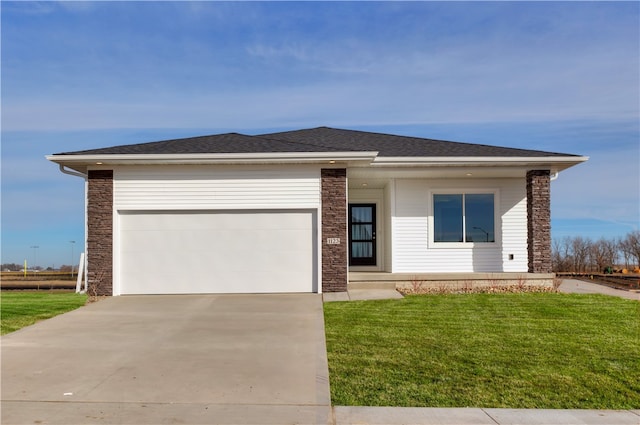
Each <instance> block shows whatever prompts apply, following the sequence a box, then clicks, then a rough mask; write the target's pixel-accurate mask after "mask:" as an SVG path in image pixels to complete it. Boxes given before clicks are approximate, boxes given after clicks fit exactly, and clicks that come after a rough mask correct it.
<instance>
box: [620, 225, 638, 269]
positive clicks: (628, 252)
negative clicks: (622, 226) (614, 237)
mask: <svg viewBox="0 0 640 425" xmlns="http://www.w3.org/2000/svg"><path fill="white" fill-rule="evenodd" d="M620 248H621V250H622V252H623V255H624V257H625V259H627V261H634V264H633V266H634V267H635V266H638V267H640V230H635V231H633V232H631V233H629V234H627V236H626V237H625V238H624V239H622V240H621V241H620ZM627 266H631V264H627Z"/></svg>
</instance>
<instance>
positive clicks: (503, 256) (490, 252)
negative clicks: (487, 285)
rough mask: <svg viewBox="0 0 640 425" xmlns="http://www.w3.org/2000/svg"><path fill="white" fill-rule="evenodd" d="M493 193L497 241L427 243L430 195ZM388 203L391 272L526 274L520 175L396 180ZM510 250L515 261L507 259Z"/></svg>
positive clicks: (522, 189)
mask: <svg viewBox="0 0 640 425" xmlns="http://www.w3.org/2000/svg"><path fill="white" fill-rule="evenodd" d="M449 189H450V190H452V191H456V192H464V191H465V190H487V191H496V195H497V201H498V209H499V211H497V214H498V219H497V222H496V225H497V228H496V230H497V231H496V237H497V243H496V244H491V245H484V246H483V245H480V246H476V247H475V248H472V247H436V246H434V245H433V244H429V222H430V220H432V218H431V217H430V216H429V214H430V210H431V205H430V203H431V199H430V193H431V191H434V190H449ZM394 194H395V196H394V199H392V200H391V201H392V202H393V206H392V207H393V208H392V210H394V211H395V212H394V214H393V216H392V219H391V225H392V228H393V230H392V231H393V252H392V259H393V267H392V271H393V272H396V273H438V272H449V273H451V272H526V271H527V217H526V193H525V181H524V179H485V180H427V179H411V180H409V179H398V180H396V182H395V191H394ZM509 254H513V256H514V260H509Z"/></svg>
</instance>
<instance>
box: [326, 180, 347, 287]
mask: <svg viewBox="0 0 640 425" xmlns="http://www.w3.org/2000/svg"><path fill="white" fill-rule="evenodd" d="M321 178H322V291H323V292H342V291H346V290H347V280H348V273H349V271H348V258H347V244H348V243H349V239H348V236H347V170H346V169H344V168H335V169H334V168H331V169H329V168H327V169H322V170H321ZM329 238H331V239H334V240H333V241H332V242H333V243H332V244H328V243H327V239H329ZM337 239H339V240H340V242H339V243H336V242H337Z"/></svg>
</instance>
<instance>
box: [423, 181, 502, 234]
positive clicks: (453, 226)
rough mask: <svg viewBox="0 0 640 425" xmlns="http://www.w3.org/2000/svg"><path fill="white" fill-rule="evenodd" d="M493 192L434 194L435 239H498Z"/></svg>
mask: <svg viewBox="0 0 640 425" xmlns="http://www.w3.org/2000/svg"><path fill="white" fill-rule="evenodd" d="M494 217H495V215H494V194H493V193H462V194H434V195H433V227H434V229H433V230H434V232H433V241H434V242H457V243H464V242H466V243H490V242H495V241H496V236H495V218H494Z"/></svg>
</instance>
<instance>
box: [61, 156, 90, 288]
mask: <svg viewBox="0 0 640 425" xmlns="http://www.w3.org/2000/svg"><path fill="white" fill-rule="evenodd" d="M58 166H59V168H60V172H62V173H63V174H68V175H70V176H74V177H82V178H83V179H84V247H85V251H86V250H87V246H88V245H87V235H88V233H87V232H88V230H89V229H88V222H87V206H88V204H87V202H88V199H87V194H88V193H87V192H88V189H89V179H88V175H87V174H83V173H80V172H78V171H70V170H67V169H65V168H64V165H62V164H58ZM87 257H88V256H87V255H84V267H83V268H84V291H83V290H82V289H80V291H79V292H80V293H81V294H84V293H86V292H87V290H88V288H89V284H88V282H89V280H88V279H89V273H88V271H87V265H88V264H87V263H88V262H87ZM72 267H73V266H72ZM76 288H77V287H76ZM76 292H78V291H76Z"/></svg>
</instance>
